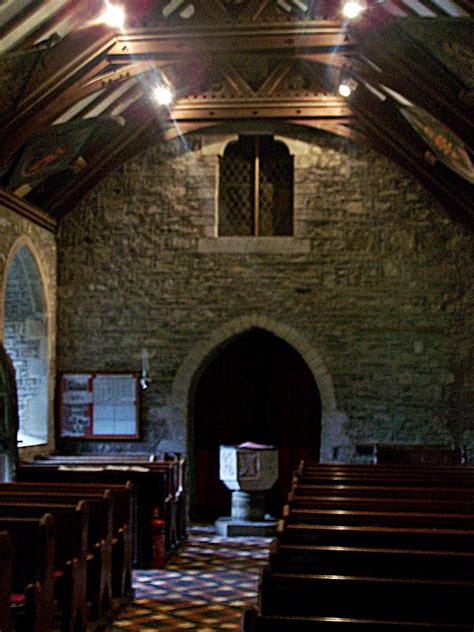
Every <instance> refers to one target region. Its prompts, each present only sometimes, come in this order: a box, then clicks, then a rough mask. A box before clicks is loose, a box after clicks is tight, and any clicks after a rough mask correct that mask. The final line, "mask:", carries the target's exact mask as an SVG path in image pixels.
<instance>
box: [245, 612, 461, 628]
mask: <svg viewBox="0 0 474 632" xmlns="http://www.w3.org/2000/svg"><path fill="white" fill-rule="evenodd" d="M315 630H317V631H318V632H472V624H470V623H468V624H459V623H445V622H443V623H439V622H427V621H423V622H419V621H403V620H398V621H390V620H387V619H376V618H372V619H356V618H354V617H336V618H335V617H316V616H311V617H303V616H291V615H275V614H263V613H262V612H261V611H260V610H259V609H258V608H255V607H253V608H248V609H247V610H246V611H245V612H244V613H243V617H242V626H241V632H314V631H315Z"/></svg>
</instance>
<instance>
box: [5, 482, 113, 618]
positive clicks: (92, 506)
mask: <svg viewBox="0 0 474 632" xmlns="http://www.w3.org/2000/svg"><path fill="white" fill-rule="evenodd" d="M53 487H54V491H53V490H52V489H51V487H50V486H48V487H44V486H43V485H41V484H37V483H29V484H24V483H1V484H0V502H2V501H3V502H15V501H17V502H21V499H24V498H25V496H26V497H27V498H28V500H29V501H30V502H33V503H34V502H38V503H45V504H46V505H49V504H52V505H55V504H56V505H60V504H64V503H72V504H74V503H77V502H78V501H79V500H81V499H82V500H84V501H86V502H87V507H88V513H89V525H88V531H87V532H88V544H87V550H88V565H87V599H88V601H89V603H90V613H89V614H90V617H91V618H92V619H99V618H101V617H103V616H105V614H106V613H107V612H108V611H109V610H110V609H111V606H112V583H113V582H112V539H113V497H112V494H111V492H110V491H109V490H108V489H106V488H104V487H103V486H99V489H98V491H95V492H90V491H85V490H84V489H83V488H82V487H81V486H79V488H76V489H73V488H72V486H71V487H69V486H65V487H63V488H62V489H58V488H56V486H53Z"/></svg>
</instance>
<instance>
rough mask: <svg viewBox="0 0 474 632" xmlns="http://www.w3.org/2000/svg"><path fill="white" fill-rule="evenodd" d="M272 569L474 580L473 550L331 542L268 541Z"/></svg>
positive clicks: (318, 573) (315, 572)
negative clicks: (335, 544) (291, 542)
mask: <svg viewBox="0 0 474 632" xmlns="http://www.w3.org/2000/svg"><path fill="white" fill-rule="evenodd" d="M268 565H269V567H270V568H271V569H272V570H273V571H281V572H290V573H302V574H307V573H309V574H317V575H330V574H335V575H356V574H357V573H359V572H360V570H361V569H363V570H364V573H365V574H366V575H371V576H375V577H378V576H385V577H406V578H409V577H410V578H413V579H429V578H434V577H437V578H440V579H459V580H468V581H474V552H473V551H444V550H437V551H433V550H426V549H418V550H417V549H400V548H391V549H390V548H375V547H360V546H359V547H349V546H332V545H307V544H306V545H305V544H283V543H282V542H279V541H278V540H277V539H275V540H273V542H272V543H271V545H270V556H269V562H268Z"/></svg>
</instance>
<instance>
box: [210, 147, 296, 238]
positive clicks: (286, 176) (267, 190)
mask: <svg viewBox="0 0 474 632" xmlns="http://www.w3.org/2000/svg"><path fill="white" fill-rule="evenodd" d="M219 160H220V163H219V224H218V234H219V236H224V237H239V236H240V237H275V236H291V235H293V157H292V156H291V155H290V152H289V151H288V148H287V147H286V145H285V144H284V143H282V142H280V141H275V140H274V138H273V137H272V136H270V135H255V136H252V135H242V136H239V139H238V140H237V141H233V142H230V143H229V144H228V145H227V147H226V149H225V151H224V155H223V156H222V157H220V159H219Z"/></svg>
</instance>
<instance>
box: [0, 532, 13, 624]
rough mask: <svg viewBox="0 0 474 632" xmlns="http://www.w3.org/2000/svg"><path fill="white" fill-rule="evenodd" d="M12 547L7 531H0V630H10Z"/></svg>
mask: <svg viewBox="0 0 474 632" xmlns="http://www.w3.org/2000/svg"><path fill="white" fill-rule="evenodd" d="M11 594H12V547H11V544H10V538H9V536H8V532H7V531H0V630H2V631H4V632H12V630H13V628H12V620H11V613H10V596H11Z"/></svg>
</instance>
